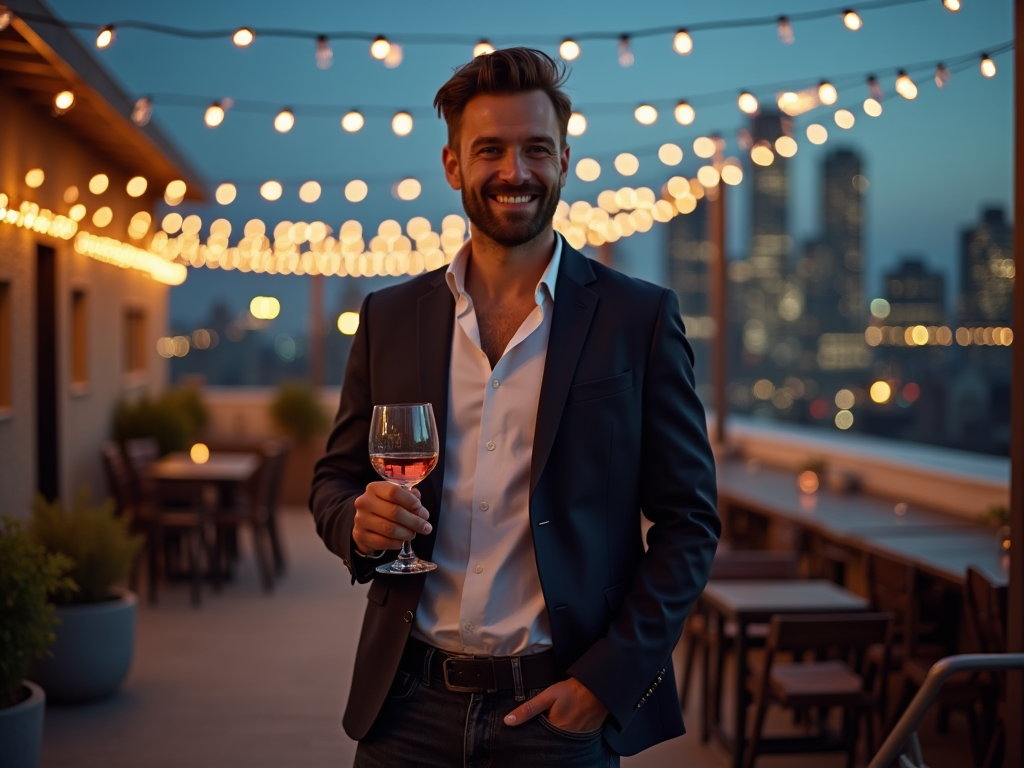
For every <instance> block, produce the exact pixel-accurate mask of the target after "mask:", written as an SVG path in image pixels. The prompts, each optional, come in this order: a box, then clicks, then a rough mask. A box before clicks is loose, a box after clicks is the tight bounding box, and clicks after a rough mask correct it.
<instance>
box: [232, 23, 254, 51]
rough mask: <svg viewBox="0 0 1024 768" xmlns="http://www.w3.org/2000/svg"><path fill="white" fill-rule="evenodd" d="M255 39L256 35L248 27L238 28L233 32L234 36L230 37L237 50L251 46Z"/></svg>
mask: <svg viewBox="0 0 1024 768" xmlns="http://www.w3.org/2000/svg"><path fill="white" fill-rule="evenodd" d="M255 39H256V33H255V32H253V31H252V30H251V29H249V28H248V27H239V28H238V29H237V30H235V34H233V35H232V36H231V42H233V43H234V44H235V45H237V46H238V47H239V48H247V47H248V46H250V45H252V43H253V41H254V40H255Z"/></svg>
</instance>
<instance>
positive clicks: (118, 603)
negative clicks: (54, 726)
mask: <svg viewBox="0 0 1024 768" xmlns="http://www.w3.org/2000/svg"><path fill="white" fill-rule="evenodd" d="M137 604H138V598H136V596H135V593H134V592H128V591H125V592H122V593H121V594H120V595H119V596H118V597H117V598H116V599H114V600H109V601H107V602H104V603H92V604H89V605H63V606H59V607H57V608H56V612H57V616H59V617H60V622H61V623H60V624H59V625H58V626H57V627H56V628H55V629H54V632H55V633H56V635H57V641H56V642H55V643H54V644H53V648H52V652H53V657H52V658H49V659H43V660H42V661H40V662H39V663H38V664H37V665H36V668H35V671H34V673H33V675H32V679H33V680H36V681H37V682H38V683H39V685H41V686H42V687H43V688H44V689H45V690H46V695H47V697H49V700H50V701H51V702H53V703H58V704H73V703H78V702H85V701H92V700H94V699H101V698H104V697H106V696H112V695H113V694H114V693H116V692H117V689H118V688H120V686H121V683H122V682H124V679H125V677H126V676H127V675H128V669H129V668H130V667H131V665H132V653H133V652H134V649H135V609H136V606H137Z"/></svg>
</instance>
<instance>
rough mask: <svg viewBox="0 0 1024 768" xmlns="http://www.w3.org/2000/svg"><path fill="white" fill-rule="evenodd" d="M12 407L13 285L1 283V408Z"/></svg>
mask: <svg viewBox="0 0 1024 768" xmlns="http://www.w3.org/2000/svg"><path fill="white" fill-rule="evenodd" d="M10 407H11V284H10V283H0V408H10Z"/></svg>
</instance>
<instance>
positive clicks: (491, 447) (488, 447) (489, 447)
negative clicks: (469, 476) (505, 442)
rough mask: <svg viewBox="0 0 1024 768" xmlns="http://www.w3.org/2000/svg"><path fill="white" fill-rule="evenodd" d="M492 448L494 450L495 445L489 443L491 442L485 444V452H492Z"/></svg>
mask: <svg viewBox="0 0 1024 768" xmlns="http://www.w3.org/2000/svg"><path fill="white" fill-rule="evenodd" d="M494 448H495V445H494V443H491V442H488V443H487V450H488V451H493V450H494Z"/></svg>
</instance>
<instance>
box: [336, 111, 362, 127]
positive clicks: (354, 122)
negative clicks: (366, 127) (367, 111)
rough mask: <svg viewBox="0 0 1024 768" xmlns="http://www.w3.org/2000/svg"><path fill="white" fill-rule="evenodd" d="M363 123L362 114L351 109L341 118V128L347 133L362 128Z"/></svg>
mask: <svg viewBox="0 0 1024 768" xmlns="http://www.w3.org/2000/svg"><path fill="white" fill-rule="evenodd" d="M364 122H365V121H364V120H363V116H362V114H360V113H359V112H357V111H356V110H354V109H353V110H352V111H351V112H348V113H347V114H346V115H345V116H344V117H343V118H341V127H342V128H344V129H345V130H346V131H348V132H349V133H355V132H356V131H358V130H359V129H360V128H362V127H363V123H364Z"/></svg>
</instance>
